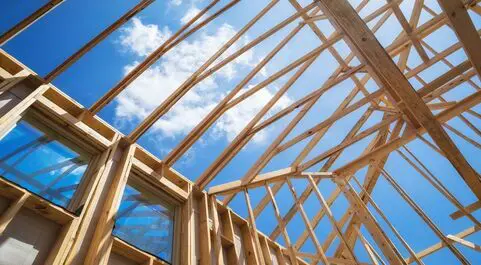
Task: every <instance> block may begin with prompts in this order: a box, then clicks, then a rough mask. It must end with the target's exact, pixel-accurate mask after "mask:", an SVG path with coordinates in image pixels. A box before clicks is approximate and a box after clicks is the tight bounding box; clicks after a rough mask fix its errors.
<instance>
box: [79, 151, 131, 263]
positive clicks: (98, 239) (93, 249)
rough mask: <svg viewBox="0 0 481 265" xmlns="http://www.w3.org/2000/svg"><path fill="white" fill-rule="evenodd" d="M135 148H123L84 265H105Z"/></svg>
mask: <svg viewBox="0 0 481 265" xmlns="http://www.w3.org/2000/svg"><path fill="white" fill-rule="evenodd" d="M135 149H136V146H135V144H130V145H127V146H126V147H125V149H124V154H123V156H122V161H121V163H120V165H119V167H118V169H117V172H116V175H115V177H114V179H113V180H112V184H111V186H110V190H109V192H108V195H107V198H106V199H105V202H104V206H103V210H102V214H101V216H100V219H99V221H98V224H97V226H96V229H95V234H94V237H93V239H92V242H91V245H90V248H89V250H88V252H87V256H86V258H85V264H86V265H97V264H98V265H105V264H107V262H108V259H109V256H110V250H111V248H112V229H113V227H114V224H115V215H116V213H117V210H118V208H119V206H120V201H121V199H122V195H123V192H124V189H125V185H126V184H127V179H128V177H129V173H130V168H131V167H132V158H133V156H134V153H135Z"/></svg>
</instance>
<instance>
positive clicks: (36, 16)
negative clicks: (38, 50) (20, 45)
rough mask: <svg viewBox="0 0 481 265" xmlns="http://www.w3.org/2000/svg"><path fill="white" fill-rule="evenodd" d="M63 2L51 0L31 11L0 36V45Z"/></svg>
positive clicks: (61, 0)
mask: <svg viewBox="0 0 481 265" xmlns="http://www.w3.org/2000/svg"><path fill="white" fill-rule="evenodd" d="M63 2H65V0H51V1H49V2H48V3H46V4H45V5H43V6H42V7H41V8H39V9H38V10H36V11H35V12H33V13H32V14H31V15H29V16H28V17H26V18H25V19H23V20H22V21H20V22H19V23H18V24H16V25H15V26H13V27H12V28H11V29H9V30H8V31H7V32H5V33H3V34H2V36H0V47H1V46H3V45H5V43H7V42H8V41H9V40H11V39H13V38H14V37H15V36H16V35H17V34H19V33H20V32H22V31H24V30H25V29H26V28H28V27H30V25H32V24H33V23H35V22H36V21H37V20H39V19H40V18H42V17H43V16H45V15H46V14H48V13H49V12H50V11H52V10H53V9H54V8H56V7H58V6H59V5H60V4H62V3H63Z"/></svg>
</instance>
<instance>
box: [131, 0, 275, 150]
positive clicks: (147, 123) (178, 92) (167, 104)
mask: <svg viewBox="0 0 481 265" xmlns="http://www.w3.org/2000/svg"><path fill="white" fill-rule="evenodd" d="M278 2H279V0H271V1H270V2H269V4H267V5H266V6H265V7H264V8H263V9H262V10H261V11H260V12H259V13H258V14H257V15H256V16H255V17H254V18H253V19H251V20H250V21H249V22H248V23H247V24H246V25H245V26H244V27H243V28H242V29H241V30H239V31H238V32H237V33H236V34H235V35H234V36H233V37H232V38H231V39H229V41H228V42H227V43H225V44H224V45H223V46H222V47H221V48H220V49H219V50H217V51H216V52H215V53H214V54H213V55H212V56H211V57H210V58H209V59H208V60H207V61H206V62H205V63H204V64H202V66H200V67H199V68H198V69H197V70H196V71H195V73H193V74H192V75H191V76H190V77H189V78H188V79H187V80H186V81H184V83H182V85H180V86H179V87H178V88H177V89H175V91H174V92H172V94H170V95H169V96H168V97H167V98H166V99H165V100H164V101H163V102H162V103H161V104H160V105H159V106H158V107H157V108H155V109H154V111H152V113H150V114H149V116H147V117H146V118H145V119H144V120H143V121H142V122H141V123H140V124H139V125H138V126H137V127H136V128H135V129H134V130H133V131H132V132H131V133H130V134H129V136H128V138H129V139H130V140H132V141H137V140H138V139H139V138H140V136H142V134H144V133H145V132H146V131H147V130H148V129H149V128H150V127H152V125H154V123H155V122H156V121H157V120H159V119H160V118H161V117H162V116H163V115H164V114H165V113H167V112H168V111H169V110H170V109H171V108H172V107H173V106H174V105H175V103H177V102H178V101H179V100H180V99H181V98H182V97H183V96H184V95H185V94H186V93H187V92H188V91H189V90H190V89H191V88H192V86H191V84H192V83H193V82H194V81H195V79H196V78H197V77H198V76H199V75H200V74H201V73H202V72H204V71H205V70H207V69H208V67H209V66H210V65H211V64H213V63H214V62H215V61H216V60H217V59H218V58H220V56H221V55H222V54H223V53H224V52H225V51H227V49H229V47H231V46H232V45H233V44H234V43H235V42H236V41H237V40H239V39H240V38H241V37H242V36H243V35H244V33H246V32H247V31H248V30H249V29H250V28H251V27H252V26H253V25H254V24H255V23H256V22H257V21H258V20H259V19H261V18H262V17H263V16H264V15H265V14H266V13H267V12H269V10H270V9H271V8H273V7H274V6H275V5H276V4H277V3H278Z"/></svg>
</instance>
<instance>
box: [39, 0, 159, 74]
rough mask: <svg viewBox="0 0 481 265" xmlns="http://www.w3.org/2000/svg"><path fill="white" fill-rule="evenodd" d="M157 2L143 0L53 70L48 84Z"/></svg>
mask: <svg viewBox="0 0 481 265" xmlns="http://www.w3.org/2000/svg"><path fill="white" fill-rule="evenodd" d="M154 1H155V0H141V1H140V3H138V4H137V5H136V6H134V7H133V8H132V9H131V10H129V11H128V12H127V13H125V14H124V15H123V16H121V17H120V18H119V19H117V20H116V21H115V22H114V23H113V24H111V25H110V26H109V27H107V28H106V29H105V30H103V31H102V32H101V33H99V34H98V35H97V36H95V37H94V38H93V39H92V40H90V41H89V42H88V43H86V44H85V45H84V46H82V48H80V49H79V50H78V51H76V52H75V53H74V54H72V55H71V56H70V57H69V58H68V59H66V60H65V61H64V62H62V63H61V64H60V65H58V66H57V67H56V68H55V69H53V70H52V71H51V72H50V73H48V74H47V75H45V77H44V79H45V82H46V83H50V82H51V81H52V80H53V79H55V78H56V77H57V76H59V75H60V74H61V73H63V72H64V71H65V70H66V69H67V68H68V67H70V66H71V65H72V64H74V63H75V62H76V61H77V60H79V59H80V58H81V57H82V56H83V55H85V54H86V53H87V52H89V51H90V50H91V49H93V48H94V47H95V46H96V45H97V44H99V43H100V42H101V41H102V40H104V39H105V38H107V37H108V36H109V35H110V34H111V33H112V32H114V31H115V30H117V29H118V28H120V27H121V26H122V25H124V24H125V23H126V22H127V21H129V19H130V18H132V17H133V16H135V15H136V14H138V13H139V12H140V11H142V10H144V9H145V8H146V7H147V6H149V5H150V4H152V3H153V2H154Z"/></svg>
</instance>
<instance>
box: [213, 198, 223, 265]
mask: <svg viewBox="0 0 481 265" xmlns="http://www.w3.org/2000/svg"><path fill="white" fill-rule="evenodd" d="M209 208H210V217H211V219H212V234H213V244H212V249H213V253H212V255H213V259H214V264H217V265H224V251H223V250H222V237H221V234H222V232H221V230H220V222H219V213H218V212H217V199H216V198H215V196H209Z"/></svg>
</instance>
